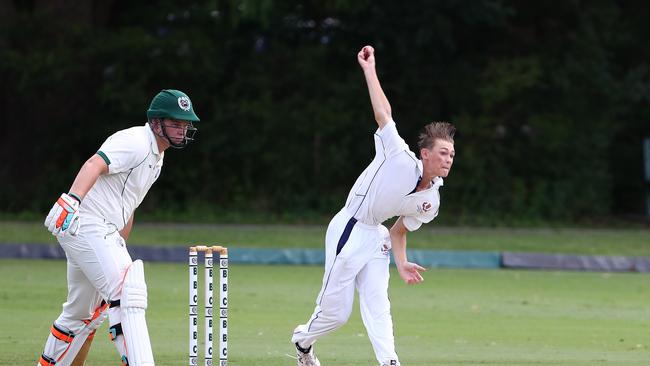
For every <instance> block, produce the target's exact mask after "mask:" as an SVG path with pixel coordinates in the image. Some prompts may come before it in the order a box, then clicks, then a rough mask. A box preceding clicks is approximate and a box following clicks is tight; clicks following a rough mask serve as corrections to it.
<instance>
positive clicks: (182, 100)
mask: <svg viewBox="0 0 650 366" xmlns="http://www.w3.org/2000/svg"><path fill="white" fill-rule="evenodd" d="M178 106H179V107H181V109H182V110H184V111H185V112H187V111H189V110H190V106H191V104H190V99H189V98H187V97H178Z"/></svg>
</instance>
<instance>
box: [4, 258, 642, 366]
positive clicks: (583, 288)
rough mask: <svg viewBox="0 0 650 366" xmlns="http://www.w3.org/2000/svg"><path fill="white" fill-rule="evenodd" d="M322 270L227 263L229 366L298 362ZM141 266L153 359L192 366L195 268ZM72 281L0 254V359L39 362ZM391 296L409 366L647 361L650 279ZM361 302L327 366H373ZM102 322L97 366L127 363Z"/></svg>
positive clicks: (456, 279) (465, 285) (444, 284)
mask: <svg viewBox="0 0 650 366" xmlns="http://www.w3.org/2000/svg"><path fill="white" fill-rule="evenodd" d="M322 271H323V269H322V268H321V267H303V266H295V267H289V266H244V265H231V267H230V294H229V297H230V298H229V300H230V318H229V333H230V339H229V341H230V344H229V356H230V357H229V359H230V364H231V365H242V366H254V365H265V366H267V365H271V366H273V365H294V364H295V360H293V359H292V358H290V357H289V356H292V355H293V352H294V350H293V348H292V346H291V344H290V341H289V338H290V335H291V332H292V331H293V328H294V326H295V325H296V324H298V323H300V322H304V321H305V320H306V319H307V317H308V316H309V315H310V314H311V311H312V309H313V304H314V299H315V297H316V295H317V293H318V290H319V287H320V282H321V276H322ZM145 272H146V276H147V283H148V287H149V309H148V312H147V319H148V324H149V329H150V333H151V339H152V343H153V350H154V354H155V356H156V360H157V365H161V366H163V365H185V364H187V348H188V317H187V302H188V300H187V296H188V294H187V293H188V289H187V286H188V278H187V266H186V265H182V264H162V263H146V264H145ZM201 273H202V271H201ZM65 286H66V284H65V262H63V261H32V260H29V261H28V260H0V324H2V332H1V333H0V365H34V364H36V361H37V358H38V356H39V355H40V352H41V351H42V347H43V344H44V342H45V339H46V337H47V333H48V331H49V326H50V325H51V323H52V321H53V320H54V318H55V317H56V316H57V315H58V313H59V311H60V304H61V303H62V302H63V301H64V296H65V292H66V287H65ZM390 295H391V299H392V307H393V311H392V312H393V317H394V322H395V336H396V344H397V349H398V353H399V355H400V358H401V361H402V364H403V365H405V366H416V365H419V366H432V365H454V366H457V365H495V366H496V365H553V366H556V365H566V366H579V365H584V366H593V365H621V366H634V365H648V362H649V361H648V360H650V348H649V345H650V305H649V304H650V301H649V300H650V281H649V278H648V276H647V275H641V274H630V273H626V274H608V273H576V272H539V271H509V270H430V271H428V272H427V273H426V274H425V282H424V283H423V284H421V285H418V286H406V285H404V284H403V283H402V282H401V280H399V278H398V277H397V274H396V273H395V272H394V270H393V272H392V278H391V289H390ZM215 296H217V295H216V293H215ZM199 301H200V303H202V299H200V300H199ZM357 306H358V302H356V303H355V310H354V311H353V315H352V317H351V319H350V321H349V323H348V324H346V325H345V326H344V327H343V328H341V329H339V330H338V331H336V332H335V333H333V334H330V335H328V336H327V337H325V338H323V339H322V340H320V341H319V342H318V343H317V345H316V352H317V354H318V355H319V357H320V359H321V362H322V364H323V365H326V366H335V365H340V366H342V365H357V366H358V365H376V362H375V361H374V356H373V352H372V349H371V346H370V342H369V341H368V339H367V336H366V334H365V330H364V328H363V325H362V323H361V320H360V316H359V311H358V308H356V307H357ZM106 328H107V327H106V324H105V325H103V326H102V328H101V329H100V330H99V333H98V336H97V337H96V338H95V342H94V344H93V348H92V350H91V353H90V356H89V360H88V362H87V365H89V366H100V365H117V364H119V360H118V358H117V353H116V351H115V349H114V347H113V345H112V344H111V343H110V341H109V340H108V336H107V335H106ZM199 330H200V332H201V331H202V328H200V329H199ZM200 335H201V337H200V340H199V342H200V344H201V342H202V339H203V335H202V333H200ZM216 348H218V346H217V345H216V342H215V349H216ZM199 354H202V348H201V349H200V351H199Z"/></svg>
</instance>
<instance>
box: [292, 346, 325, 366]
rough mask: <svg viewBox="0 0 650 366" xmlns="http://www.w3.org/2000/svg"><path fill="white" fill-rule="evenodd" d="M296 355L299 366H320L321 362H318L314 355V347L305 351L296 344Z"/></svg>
mask: <svg viewBox="0 0 650 366" xmlns="http://www.w3.org/2000/svg"><path fill="white" fill-rule="evenodd" d="M305 351H307V352H305ZM296 355H297V356H298V357H297V360H298V366H320V361H318V358H317V357H316V355H315V354H314V347H313V346H309V348H307V349H304V348H302V347H300V346H299V345H298V343H296Z"/></svg>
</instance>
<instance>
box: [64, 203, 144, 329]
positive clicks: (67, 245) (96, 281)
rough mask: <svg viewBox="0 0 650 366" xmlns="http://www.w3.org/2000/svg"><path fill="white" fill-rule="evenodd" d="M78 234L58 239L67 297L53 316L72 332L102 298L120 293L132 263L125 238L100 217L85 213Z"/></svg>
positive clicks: (108, 297)
mask: <svg viewBox="0 0 650 366" xmlns="http://www.w3.org/2000/svg"><path fill="white" fill-rule="evenodd" d="M81 225H82V226H81V227H80V228H79V232H78V234H77V236H70V235H66V236H65V237H63V238H61V239H59V244H61V247H62V248H63V250H64V251H65V254H66V257H67V267H68V298H67V300H66V302H65V303H64V304H63V311H62V312H61V315H59V317H58V318H57V320H56V324H59V325H62V326H64V327H66V328H68V329H69V330H71V331H72V332H74V333H75V334H76V333H78V332H79V331H80V330H81V329H82V328H83V327H84V325H85V324H84V322H83V319H88V318H90V317H91V316H92V314H93V312H94V311H95V309H97V307H98V306H99V305H100V303H101V301H102V300H103V299H106V300H115V299H119V298H120V297H121V292H122V282H123V281H124V275H125V273H126V270H127V269H128V268H129V266H130V265H131V263H132V260H131V256H130V255H129V252H128V251H127V249H126V245H125V243H124V240H122V237H121V236H120V234H119V233H118V232H117V231H116V230H115V228H114V227H111V226H108V225H106V224H105V223H104V220H103V219H100V218H95V217H87V216H84V217H82V218H81Z"/></svg>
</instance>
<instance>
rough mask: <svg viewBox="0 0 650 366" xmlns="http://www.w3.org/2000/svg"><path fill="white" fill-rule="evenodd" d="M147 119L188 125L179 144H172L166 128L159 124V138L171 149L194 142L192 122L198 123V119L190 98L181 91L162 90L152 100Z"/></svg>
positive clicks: (194, 132)
mask: <svg viewBox="0 0 650 366" xmlns="http://www.w3.org/2000/svg"><path fill="white" fill-rule="evenodd" d="M147 118H148V119H149V121H151V120H152V119H155V118H160V119H165V118H168V119H172V120H181V121H188V122H189V125H188V126H187V129H186V131H185V136H184V138H183V140H182V141H181V142H174V141H173V140H172V139H170V138H169V134H168V132H167V128H168V127H167V126H166V125H165V124H163V123H161V130H162V136H161V137H163V138H165V139H166V140H167V142H169V144H170V145H171V146H172V147H174V148H178V149H180V148H183V147H185V146H187V144H189V143H190V142H192V141H193V140H194V135H195V134H196V131H197V129H196V127H194V122H198V121H199V117H197V115H196V113H194V106H193V105H192V101H191V100H190V97H188V96H187V94H185V93H183V92H182V91H180V90H174V89H164V90H162V91H161V92H160V93H158V94H157V95H156V96H155V97H154V98H153V100H152V101H151V105H150V106H149V109H148V110H147Z"/></svg>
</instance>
